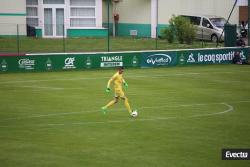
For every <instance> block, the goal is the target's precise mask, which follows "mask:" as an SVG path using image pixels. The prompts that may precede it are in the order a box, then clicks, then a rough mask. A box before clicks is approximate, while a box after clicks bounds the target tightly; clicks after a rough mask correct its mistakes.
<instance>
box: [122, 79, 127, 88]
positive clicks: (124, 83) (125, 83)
mask: <svg viewBox="0 0 250 167" xmlns="http://www.w3.org/2000/svg"><path fill="white" fill-rule="evenodd" d="M122 82H123V85H124V86H125V87H128V83H127V82H126V81H125V80H124V78H122Z"/></svg>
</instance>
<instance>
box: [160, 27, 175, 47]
mask: <svg viewBox="0 0 250 167" xmlns="http://www.w3.org/2000/svg"><path fill="white" fill-rule="evenodd" d="M162 34H163V38H164V39H167V41H168V43H173V42H174V31H173V29H171V28H170V27H169V28H165V29H164V30H163V31H162Z"/></svg>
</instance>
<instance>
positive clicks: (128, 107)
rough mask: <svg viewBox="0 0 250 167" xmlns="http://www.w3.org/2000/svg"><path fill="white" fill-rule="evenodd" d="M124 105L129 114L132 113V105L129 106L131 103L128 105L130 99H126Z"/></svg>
mask: <svg viewBox="0 0 250 167" xmlns="http://www.w3.org/2000/svg"><path fill="white" fill-rule="evenodd" d="M124 105H125V107H126V108H127V110H128V112H129V113H131V112H132V110H131V108H130V105H129V103H128V98H125V100H124Z"/></svg>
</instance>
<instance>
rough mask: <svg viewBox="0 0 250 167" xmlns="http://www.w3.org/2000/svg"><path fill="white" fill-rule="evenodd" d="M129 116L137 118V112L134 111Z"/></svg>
mask: <svg viewBox="0 0 250 167" xmlns="http://www.w3.org/2000/svg"><path fill="white" fill-rule="evenodd" d="M131 116H132V117H134V118H135V117H137V116H138V112H137V110H134V111H133V112H132V113H131Z"/></svg>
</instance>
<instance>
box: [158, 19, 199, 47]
mask: <svg viewBox="0 0 250 167" xmlns="http://www.w3.org/2000/svg"><path fill="white" fill-rule="evenodd" d="M163 34H164V35H163V36H164V38H165V39H167V41H168V42H169V43H173V41H174V39H175V37H176V38H177V40H178V41H179V43H181V44H183V43H184V42H185V43H187V44H192V43H193V41H194V39H195V34H196V28H195V27H194V25H192V24H191V23H190V21H189V20H187V19H186V18H184V17H181V16H174V15H173V16H172V18H171V19H170V20H169V27H168V28H166V29H164V30H163Z"/></svg>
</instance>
